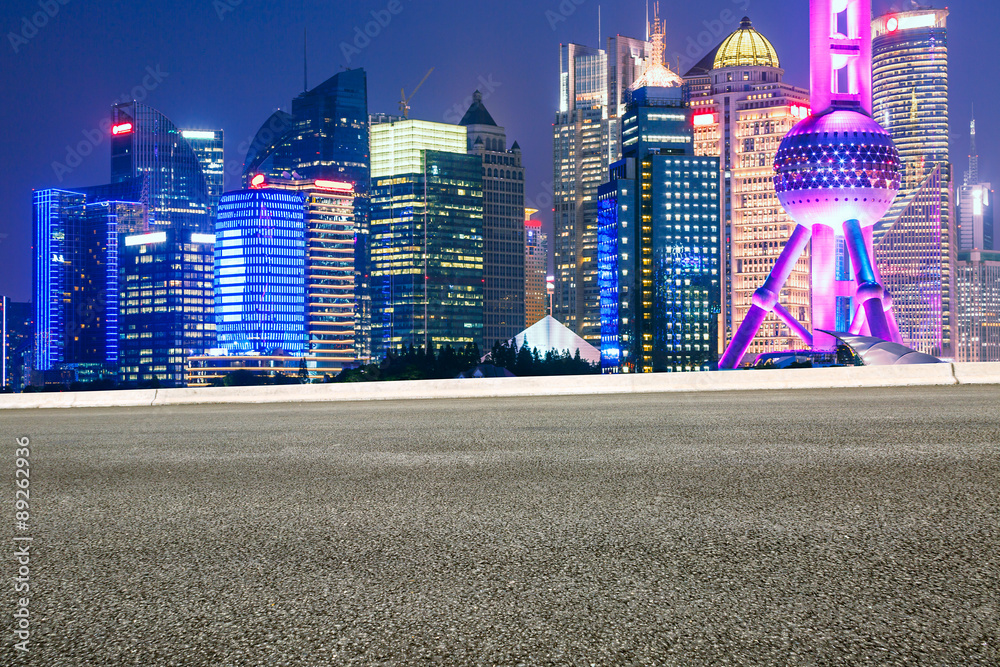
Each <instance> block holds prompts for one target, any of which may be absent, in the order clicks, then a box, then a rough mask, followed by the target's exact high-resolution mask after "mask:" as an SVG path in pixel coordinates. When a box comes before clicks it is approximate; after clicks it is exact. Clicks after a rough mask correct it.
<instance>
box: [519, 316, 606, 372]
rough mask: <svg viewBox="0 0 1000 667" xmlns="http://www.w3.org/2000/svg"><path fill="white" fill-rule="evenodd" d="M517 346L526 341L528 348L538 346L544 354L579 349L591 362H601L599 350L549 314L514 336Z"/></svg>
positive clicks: (574, 352)
mask: <svg viewBox="0 0 1000 667" xmlns="http://www.w3.org/2000/svg"><path fill="white" fill-rule="evenodd" d="M514 340H515V341H516V342H517V346H518V347H519V348H520V347H523V346H524V341H526V340H527V341H528V348H529V349H532V350H533V349H535V348H538V352H539V353H540V354H541V355H542V356H545V353H546V352H548V351H549V350H553V351H555V352H560V353H561V352H565V351H566V350H569V353H570V354H571V355H572V354H576V351H577V350H580V357H581V358H582V359H584V360H586V361H589V362H590V363H592V364H599V363H601V351H600V350H598V349H597V348H596V347H594V346H593V345H591V344H590V343H588V342H587V341H585V340H584V339H582V338H580V337H579V336H577V335H576V334H575V333H573V332H572V331H571V330H570V329H568V328H567V327H565V326H564V325H563V324H561V323H560V322H559V321H558V320H556V319H555V318H554V317H552V316H551V315H546V316H545V317H543V318H542V319H540V320H538V321H537V322H535V323H534V324H532V325H531V326H530V327H528V328H527V329H525V330H524V331H522V332H521V333H519V334H517V336H515V337H514Z"/></svg>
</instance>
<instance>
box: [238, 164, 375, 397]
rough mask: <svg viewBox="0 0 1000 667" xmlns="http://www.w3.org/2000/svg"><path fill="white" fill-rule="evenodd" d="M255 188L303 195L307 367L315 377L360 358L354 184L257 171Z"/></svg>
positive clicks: (364, 341) (365, 338) (364, 345)
mask: <svg viewBox="0 0 1000 667" xmlns="http://www.w3.org/2000/svg"><path fill="white" fill-rule="evenodd" d="M251 187H254V188H268V189H270V190H282V191H286V192H294V193H298V195H299V196H301V197H303V198H304V205H305V234H306V258H305V280H306V333H307V336H308V349H307V351H306V355H305V356H306V367H307V371H308V374H309V379H310V380H313V381H320V380H322V379H323V377H324V376H325V375H331V376H332V375H336V374H337V373H339V372H340V371H342V370H343V369H344V368H350V367H353V366H355V365H357V364H358V363H364V362H366V361H368V360H369V359H370V357H371V351H370V349H369V348H368V345H369V340H370V330H369V329H368V327H369V326H370V323H371V320H370V318H369V317H368V314H367V311H366V310H363V309H367V308H368V307H369V303H370V302H369V301H368V298H369V295H368V294H367V292H364V291H359V285H361V284H362V280H361V278H359V276H358V273H359V272H360V270H361V269H360V268H359V267H358V265H357V264H356V263H355V261H356V258H357V244H358V243H359V238H358V237H359V230H358V223H357V219H356V218H355V212H356V210H357V209H356V207H355V203H356V193H355V192H354V184H353V183H349V182H343V181H330V180H326V179H316V178H306V179H282V178H270V177H266V176H264V175H262V174H260V175H258V176H256V177H255V178H254V179H253V183H252V186H251Z"/></svg>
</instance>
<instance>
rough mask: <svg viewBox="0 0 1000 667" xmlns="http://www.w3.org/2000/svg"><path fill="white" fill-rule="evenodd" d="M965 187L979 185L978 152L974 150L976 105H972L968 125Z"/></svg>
mask: <svg viewBox="0 0 1000 667" xmlns="http://www.w3.org/2000/svg"><path fill="white" fill-rule="evenodd" d="M965 184H966V185H979V151H978V150H976V105H975V104H973V105H972V122H971V123H970V124H969V171H967V172H966V173H965Z"/></svg>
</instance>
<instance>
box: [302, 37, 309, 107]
mask: <svg viewBox="0 0 1000 667" xmlns="http://www.w3.org/2000/svg"><path fill="white" fill-rule="evenodd" d="M307 30H308V28H302V86H303V91H304V92H309V54H308V50H309V35H308V33H307Z"/></svg>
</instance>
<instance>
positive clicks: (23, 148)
mask: <svg viewBox="0 0 1000 667" xmlns="http://www.w3.org/2000/svg"><path fill="white" fill-rule="evenodd" d="M62 3H65V4H62ZM41 4H42V5H46V4H48V5H49V11H50V12H54V13H55V16H54V17H52V18H48V17H37V22H38V23H44V21H42V18H46V19H47V24H46V25H44V26H43V27H41V28H39V29H37V30H35V28H34V26H32V27H31V28H29V29H26V28H25V27H24V18H25V17H28V19H30V18H31V17H32V16H34V15H36V14H38V12H40V11H42V9H41V7H40V4H39V0H4V2H3V9H2V12H0V27H2V28H3V33H4V34H5V37H4V39H3V44H2V45H0V52H2V54H3V55H2V56H0V57H2V68H0V90H2V91H3V101H4V103H3V105H2V108H0V127H2V128H4V131H3V134H2V143H0V157H2V162H0V164H2V165H3V178H2V180H0V293H2V294H6V295H7V296H9V297H11V298H13V299H15V300H19V301H27V300H29V299H30V298H31V285H30V283H31V190H32V188H47V187H72V186H82V185H96V184H101V183H106V182H108V180H109V144H110V142H109V141H108V139H107V137H106V136H100V130H99V128H100V127H101V124H102V121H104V119H106V118H107V117H108V115H109V108H110V106H111V104H112V103H113V102H115V101H117V100H119V99H130V98H131V96H132V94H133V93H132V91H133V90H135V91H136V93H138V95H137V97H139V98H141V97H142V96H145V99H144V100H143V101H144V102H146V103H147V104H150V105H151V106H153V107H155V108H156V109H158V110H159V111H161V112H163V113H164V114H166V115H167V117H169V118H170V119H171V120H173V121H174V123H176V124H177V125H178V126H180V127H190V128H204V129H209V128H212V129H214V128H221V129H223V130H225V133H226V161H227V179H226V186H227V189H233V188H236V187H238V186H239V174H240V171H241V166H242V162H243V157H244V152H245V149H246V145H247V143H248V142H249V139H250V138H251V137H252V136H253V134H254V133H255V132H256V130H257V128H258V127H259V126H260V125H261V123H262V122H263V121H264V120H265V119H266V118H267V117H268V115H269V114H270V113H271V112H272V111H274V109H276V108H278V107H280V108H282V109H285V110H290V105H291V100H292V98H293V97H294V96H295V95H297V94H298V93H300V92H301V91H302V89H303V71H302V70H303V67H302V51H303V44H302V42H303V36H302V31H303V27H308V43H309V47H308V63H309V64H308V72H309V79H308V80H309V85H310V87H312V86H315V85H317V84H319V83H320V82H321V81H323V80H325V79H326V78H328V77H329V76H332V75H333V74H336V73H337V72H339V71H342V70H343V69H344V68H345V67H346V66H350V67H364V68H365V69H366V70H367V72H368V104H369V110H370V111H371V112H378V111H385V112H390V113H396V112H397V110H398V102H399V91H400V88H401V87H403V88H405V89H406V91H407V93H409V92H410V91H411V90H412V89H413V88H414V86H416V85H417V84H418V83H419V82H420V80H421V79H422V78H423V76H424V74H425V73H426V72H427V70H428V69H430V68H432V67H433V68H434V72H433V73H432V74H431V76H430V78H428V80H427V82H426V83H425V84H424V86H423V87H422V88H421V89H420V90H419V91H418V92H417V93H416V95H415V96H414V97H413V100H412V101H411V106H412V109H411V112H410V117H411V118H419V119H425V120H433V121H443V122H453V123H454V122H457V121H458V120H459V119H460V117H461V114H462V113H464V111H465V108H466V107H467V105H468V103H469V101H471V100H470V98H471V95H472V92H473V91H474V90H475V89H477V88H478V89H480V90H482V92H483V97H484V103H485V104H486V106H487V108H488V109H489V110H490V112H491V113H492V115H493V117H494V118H495V119H496V121H497V123H498V124H500V125H503V126H505V127H506V129H507V136H508V140H509V141H513V140H517V141H518V142H519V143H520V145H521V148H522V150H523V152H524V160H525V162H526V167H527V182H526V189H525V196H526V199H527V203H528V204H529V205H531V204H532V203H533V202H537V203H540V204H541V205H540V206H535V208H543V209H546V208H547V209H548V210H545V212H544V217H545V219H547V220H548V219H551V210H550V208H551V196H550V188H551V182H552V137H551V127H552V121H553V118H554V113H555V110H556V105H557V98H558V48H559V44H560V43H563V42H577V43H582V44H587V45H590V46H597V37H598V6H599V2H598V0H561V2H560V0H510V1H507V2H495V1H491V2H478V1H476V0H435V1H434V2H429V1H427V0H351V1H347V0H332V1H330V2H321V1H318V0H283V1H282V2H264V1H263V0H214V1H213V0H174V1H172V2H147V1H143V2H122V3H117V2H116V3H109V2H99V3H98V2H93V1H91V2H87V1H85V0H41ZM651 4H652V3H651ZM904 5H905V7H906V8H909V7H910V6H911V3H910V2H906V3H903V2H899V1H897V2H888V1H884V0H876V1H875V11H876V13H880V12H882V11H885V10H889V9H899V8H901V7H903V6H904ZM936 6H942V5H941V4H937V5H936ZM660 7H661V15H662V16H664V18H665V19H666V23H667V40H666V43H667V53H668V54H670V55H669V61H670V64H671V66H672V67H675V62H676V58H675V56H674V54H675V53H680V54H682V55H683V54H684V53H685V52H686V51H688V50H689V49H690V50H691V52H692V53H693V54H694V55H695V56H697V57H695V58H694V60H698V59H700V57H701V56H702V55H703V54H704V53H705V52H706V51H707V50H708V48H711V47H714V46H715V44H717V43H718V42H719V41H721V40H722V39H723V38H724V37H725V36H726V35H728V34H729V33H730V32H731V31H732V30H735V29H736V28H737V27H738V24H739V19H740V18H741V17H742V16H743V15H744V14H747V15H749V16H750V17H751V19H752V20H753V22H754V26H755V27H756V28H757V29H758V30H760V31H761V32H762V33H763V34H764V35H765V36H766V37H768V38H769V39H770V40H771V41H772V42H773V43H774V45H775V48H776V49H777V51H778V56H779V57H780V58H781V62H782V66H783V67H784V68H785V69H786V74H785V80H786V81H788V82H790V83H793V84H796V85H800V86H804V87H805V86H808V83H809V75H808V50H807V47H808V44H807V42H808V38H807V31H808V2H807V1H806V0H702V1H700V2H686V1H685V2H679V1H678V2H674V1H671V0H663V1H662V2H661V3H660ZM950 7H951V16H950V17H949V24H948V25H949V41H950V49H951V51H950V58H951V68H950V77H951V122H952V160H953V162H954V163H955V170H956V174H957V177H958V178H959V179H961V175H962V172H964V170H965V169H966V168H967V166H968V162H967V157H966V156H967V155H968V123H969V116H970V107H971V105H972V104H973V103H975V105H976V109H977V115H978V120H979V123H978V129H979V153H980V155H981V160H980V162H981V171H982V173H983V175H984V178H985V179H990V178H998V176H1000V174H997V170H998V169H1000V163H998V159H1000V153H998V144H1000V132H998V131H997V123H996V122H995V120H994V119H995V116H996V109H997V108H998V102H1000V85H997V82H998V81H1000V71H998V70H1000V59H998V58H996V56H995V51H993V50H992V49H993V48H995V47H996V43H995V41H994V40H995V39H996V26H998V25H1000V3H996V2H986V1H985V0H979V1H974V0H958V1H956V2H954V3H952V5H951V6H950ZM55 8H57V11H56V9H55ZM393 10H395V13H394V11H393ZM372 12H375V13H376V17H375V18H381V20H382V23H384V24H385V25H384V27H383V26H381V25H380V26H378V34H377V35H376V36H375V37H374V38H371V39H370V40H369V41H370V43H368V44H365V42H364V41H359V42H358V43H357V44H355V38H356V36H357V33H356V29H357V28H362V29H363V28H364V26H365V24H366V23H369V22H371V21H373V20H375V18H373V16H372ZM600 13H601V42H600V45H601V46H602V47H603V46H605V45H606V38H607V36H608V35H613V34H615V33H620V34H623V35H628V36H634V37H643V36H644V35H645V28H644V16H645V2H640V1H632V2H621V1H618V2H605V3H603V6H602V9H601V12H600ZM725 19H730V20H729V21H728V23H726V22H725ZM22 31H23V35H26V36H28V39H26V40H25V39H23V36H22ZM373 32H374V31H373ZM8 33H14V34H15V35H18V38H17V40H16V44H13V45H12V43H11V37H10V35H9V34H8ZM702 33H705V34H702ZM699 37H700V38H701V42H702V43H703V44H708V48H703V47H701V46H699V45H698V41H699ZM359 47H360V48H359ZM15 48H16V49H17V51H16V52H15ZM689 62H690V61H687V62H685V61H682V62H681V70H682V73H683V71H684V70H686V64H688V63H689ZM88 137H89V138H88ZM80 144H83V146H82V149H83V152H86V153H89V154H88V155H85V156H84V155H80V156H77V155H69V152H70V150H71V149H72V150H75V149H76V147H77V146H78V145H80ZM77 161H79V164H77ZM54 165H55V166H54ZM74 165H76V166H74ZM60 176H61V178H62V180H60Z"/></svg>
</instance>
